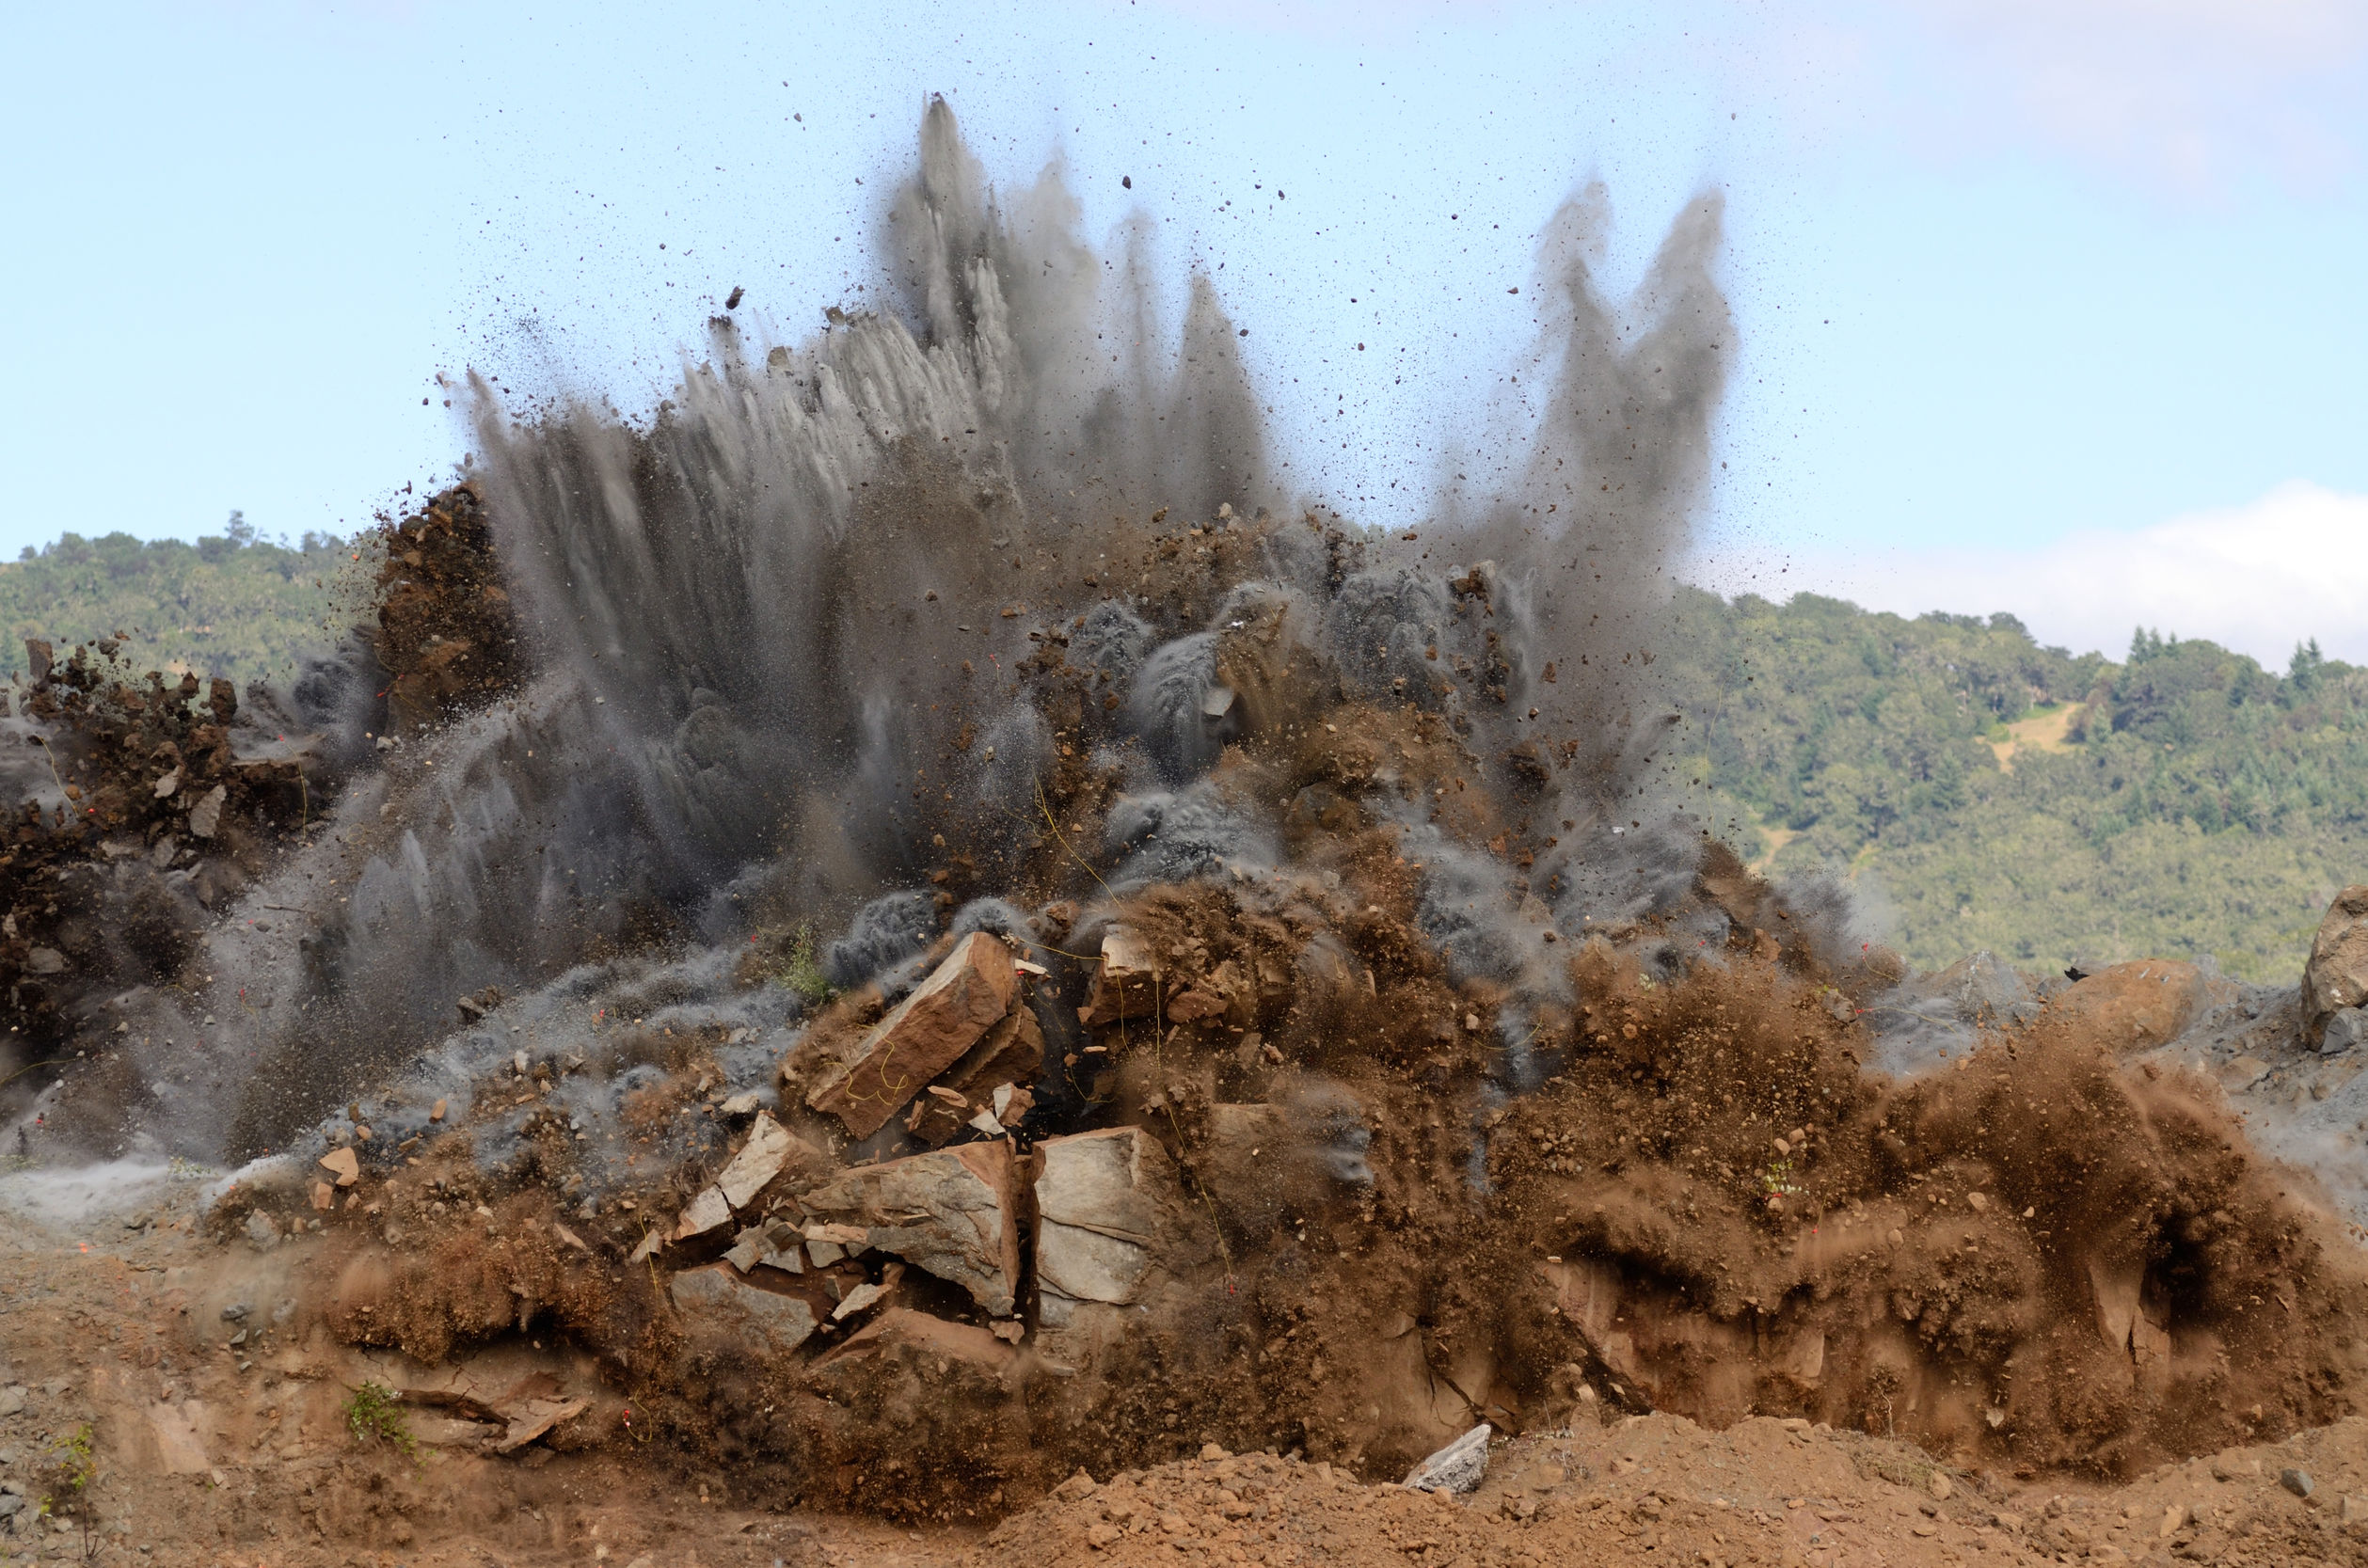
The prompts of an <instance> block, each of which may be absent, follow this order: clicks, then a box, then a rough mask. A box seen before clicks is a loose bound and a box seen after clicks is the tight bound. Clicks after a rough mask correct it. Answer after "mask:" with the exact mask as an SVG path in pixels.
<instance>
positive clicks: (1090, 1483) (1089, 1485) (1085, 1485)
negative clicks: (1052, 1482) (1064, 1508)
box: [1053, 1470, 1099, 1503]
mask: <svg viewBox="0 0 2368 1568" xmlns="http://www.w3.org/2000/svg"><path fill="white" fill-rule="evenodd" d="M1098 1485H1099V1483H1097V1482H1096V1481H1094V1479H1093V1477H1091V1476H1090V1475H1088V1474H1087V1473H1086V1472H1085V1471H1083V1470H1080V1471H1078V1472H1077V1473H1076V1474H1075V1475H1073V1476H1071V1477H1070V1478H1069V1479H1068V1480H1067V1481H1062V1482H1061V1483H1060V1484H1059V1485H1058V1486H1056V1487H1054V1488H1053V1496H1054V1497H1057V1498H1058V1499H1060V1500H1061V1501H1062V1502H1065V1503H1081V1502H1084V1501H1085V1500H1086V1499H1087V1498H1088V1497H1092V1496H1093V1495H1094V1493H1095V1491H1096V1490H1097V1489H1098Z"/></svg>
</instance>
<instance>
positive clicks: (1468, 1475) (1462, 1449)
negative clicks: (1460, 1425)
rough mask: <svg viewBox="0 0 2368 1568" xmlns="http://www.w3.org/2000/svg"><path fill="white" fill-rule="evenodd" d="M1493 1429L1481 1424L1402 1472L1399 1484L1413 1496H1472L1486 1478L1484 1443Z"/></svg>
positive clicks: (1486, 1450)
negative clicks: (1406, 1487)
mask: <svg viewBox="0 0 2368 1568" xmlns="http://www.w3.org/2000/svg"><path fill="white" fill-rule="evenodd" d="M1493 1434H1494V1429H1493V1428H1491V1427H1490V1426H1489V1425H1488V1423H1487V1422H1486V1421H1483V1422H1481V1423H1480V1424H1479V1425H1478V1426H1476V1427H1474V1428H1472V1429H1471V1430H1470V1432H1467V1433H1464V1434H1463V1435H1462V1436H1461V1437H1458V1438H1456V1439H1455V1440H1454V1442H1453V1443H1450V1444H1448V1445H1447V1447H1445V1448H1443V1449H1439V1450H1438V1452H1437V1453H1435V1454H1433V1455H1431V1457H1430V1458H1428V1459H1426V1460H1424V1461H1422V1464H1420V1465H1416V1466H1415V1467H1414V1468H1413V1469H1411V1470H1409V1471H1407V1472H1406V1481H1404V1482H1403V1483H1402V1484H1404V1485H1406V1486H1408V1487H1411V1488H1412V1489H1414V1490H1415V1491H1417V1492H1453V1493H1456V1494H1459V1495H1460V1494H1462V1493H1467V1492H1476V1491H1478V1490H1479V1489H1480V1482H1481V1481H1482V1480H1483V1479H1485V1478H1486V1476H1487V1474H1488V1439H1489V1437H1490V1436H1492V1435H1493Z"/></svg>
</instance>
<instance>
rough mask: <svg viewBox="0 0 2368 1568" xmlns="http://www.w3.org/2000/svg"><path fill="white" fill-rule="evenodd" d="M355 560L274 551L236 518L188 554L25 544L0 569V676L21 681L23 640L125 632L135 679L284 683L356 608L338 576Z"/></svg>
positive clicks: (342, 550)
mask: <svg viewBox="0 0 2368 1568" xmlns="http://www.w3.org/2000/svg"><path fill="white" fill-rule="evenodd" d="M355 551H356V546H349V545H347V544H345V543H344V542H343V541H342V540H340V539H337V538H336V537H334V536H332V535H327V534H314V533H308V534H306V535H305V536H304V538H303V539H302V540H301V541H300V542H299V543H298V544H296V545H295V546H286V545H279V544H275V543H273V542H271V541H270V540H267V539H262V538H259V537H257V535H256V533H255V530H254V529H253V527H252V526H251V525H249V524H248V523H246V521H245V520H244V519H243V518H241V517H240V516H239V515H238V514H237V513H235V512H234V513H232V514H230V523H229V525H228V527H227V528H226V529H225V530H224V531H223V532H222V533H221V534H219V535H215V536H210V537H207V538H203V539H199V541H198V542H197V543H196V544H194V545H192V544H188V543H186V542H184V541H183V540H178V539H164V540H156V541H153V542H151V543H146V544H143V543H142V542H141V541H139V540H137V539H135V538H133V537H132V536H131V535H130V534H128V533H110V534H107V535H105V536H103V537H102V538H98V539H85V538H83V537H82V536H81V535H80V534H75V533H69V534H66V535H64V536H63V537H62V538H60V539H58V540H57V541H56V543H55V544H51V545H45V546H42V547H41V548H40V549H38V550H36V549H33V548H32V547H31V546H27V547H26V548H25V551H24V556H23V557H22V558H21V559H19V560H17V561H13V562H7V563H5V564H0V675H18V674H22V673H24V640H25V639H26V638H28V637H39V638H44V639H46V640H47V641H50V642H51V643H53V644H55V645H56V646H57V647H58V648H60V649H63V648H65V647H68V646H70V645H72V643H75V642H88V641H95V640H97V639H99V638H102V637H110V636H113V635H115V634H116V633H118V632H122V633H125V634H128V641H127V645H126V647H125V649H124V655H123V657H125V658H126V659H128V660H131V661H133V662H134V663H135V664H137V665H138V666H139V667H140V668H142V669H147V668H151V667H154V668H159V669H162V668H167V667H173V668H182V669H188V670H194V671H195V672H197V673H199V674H200V675H228V676H230V677H231V678H232V679H234V680H237V681H240V682H242V683H244V682H246V681H250V680H254V679H257V678H258V677H268V678H271V679H274V680H278V679H280V678H282V677H284V676H285V674H286V673H287V672H288V671H289V670H290V669H291V668H292V667H293V666H294V661H295V659H296V657H298V656H299V655H300V654H301V653H302V652H303V651H304V650H306V649H308V648H315V647H320V646H322V645H324V644H325V643H326V642H328V641H332V640H334V638H335V637H336V636H337V634H338V633H339V632H340V631H342V629H343V626H344V624H345V622H346V620H348V619H350V618H351V617H350V614H340V613H339V612H340V611H341V610H351V609H352V608H354V607H356V606H358V604H359V602H360V601H359V597H358V594H357V593H356V592H355V587H356V586H357V584H358V580H359V579H358V578H346V577H343V576H342V569H345V568H350V567H354V566H356V565H357V564H358V562H356V561H355V559H354V557H355Z"/></svg>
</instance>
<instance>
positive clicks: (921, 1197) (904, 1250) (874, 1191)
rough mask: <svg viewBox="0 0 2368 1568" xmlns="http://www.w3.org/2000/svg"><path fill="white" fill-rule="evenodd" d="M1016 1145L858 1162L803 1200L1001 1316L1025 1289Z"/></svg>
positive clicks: (967, 1147)
mask: <svg viewBox="0 0 2368 1568" xmlns="http://www.w3.org/2000/svg"><path fill="white" fill-rule="evenodd" d="M1015 1182H1016V1176H1015V1173H1014V1172H1013V1170H1012V1160H1011V1150H1010V1147H1009V1145H1007V1144H1003V1143H976V1144H964V1145H963V1146H962V1147H961V1148H944V1149H939V1150H937V1151H936V1152H934V1153H930V1154H915V1155H913V1156H912V1157H910V1158H909V1159H903V1160H890V1161H888V1162H887V1163H885V1164H878V1165H858V1166H855V1167H854V1168H853V1169H851V1170H846V1171H842V1172H840V1173H839V1175H838V1176H837V1177H836V1178H835V1179H834V1180H832V1181H830V1182H829V1183H828V1184H826V1185H824V1186H821V1187H818V1188H816V1189H815V1190H814V1191H813V1192H810V1193H808V1194H806V1195H805V1196H803V1198H801V1199H800V1200H799V1201H800V1203H801V1205H802V1206H803V1208H804V1209H805V1212H807V1213H809V1214H818V1215H824V1216H828V1217H829V1218H830V1219H832V1220H834V1221H836V1222H837V1223H840V1224H843V1225H850V1226H861V1227H863V1228H864V1232H865V1234H866V1237H867V1238H868V1239H869V1243H870V1244H871V1245H872V1246H874V1247H877V1248H879V1249H880V1250H881V1251H882V1252H886V1253H893V1254H894V1255H896V1256H897V1257H898V1258H901V1259H904V1260H905V1261H906V1262H908V1263H912V1264H914V1265H915V1266H916V1267H919V1268H923V1269H927V1270H928V1271H929V1272H930V1273H931V1274H933V1275H937V1276H938V1277H939V1278H940V1279H945V1280H948V1281H951V1282H952V1283H954V1284H956V1285H959V1286H961V1287H962V1289H963V1290H965V1291H969V1292H970V1294H971V1299H973V1300H974V1301H976V1302H977V1304H978V1305H979V1307H981V1308H982V1309H983V1310H985V1311H986V1312H988V1313H989V1314H991V1315H992V1316H994V1317H998V1318H1008V1317H1009V1316H1010V1315H1011V1311H1012V1308H1013V1307H1014V1306H1015V1305H1016V1303H1017V1300H1018V1295H1019V1281H1020V1224H1019V1203H1018V1192H1017V1188H1016V1185H1015Z"/></svg>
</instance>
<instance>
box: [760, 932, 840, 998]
mask: <svg viewBox="0 0 2368 1568" xmlns="http://www.w3.org/2000/svg"><path fill="white" fill-rule="evenodd" d="M773 978H774V980H776V981H777V982H779V983H780V984H781V985H784V986H786V987H787V988H788V989H789V990H791V991H793V992H795V993H796V995H797V998H798V1000H799V1001H801V1002H803V1003H804V1004H805V1005H806V1006H809V1007H818V1006H821V1005H822V1004H823V1003H825V1002H828V1001H829V1000H830V999H831V998H832V997H833V996H834V995H836V994H837V991H836V990H835V988H834V987H833V986H832V984H831V982H830V981H829V980H828V979H826V978H825V977H824V976H823V974H822V964H821V960H820V959H818V958H816V957H815V952H814V927H811V926H801V927H798V935H797V937H796V939H795V940H794V941H792V942H790V944H789V951H788V952H787V954H785V955H784V956H783V958H782V960H781V968H780V969H778V970H777V971H775V972H774V974H773Z"/></svg>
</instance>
